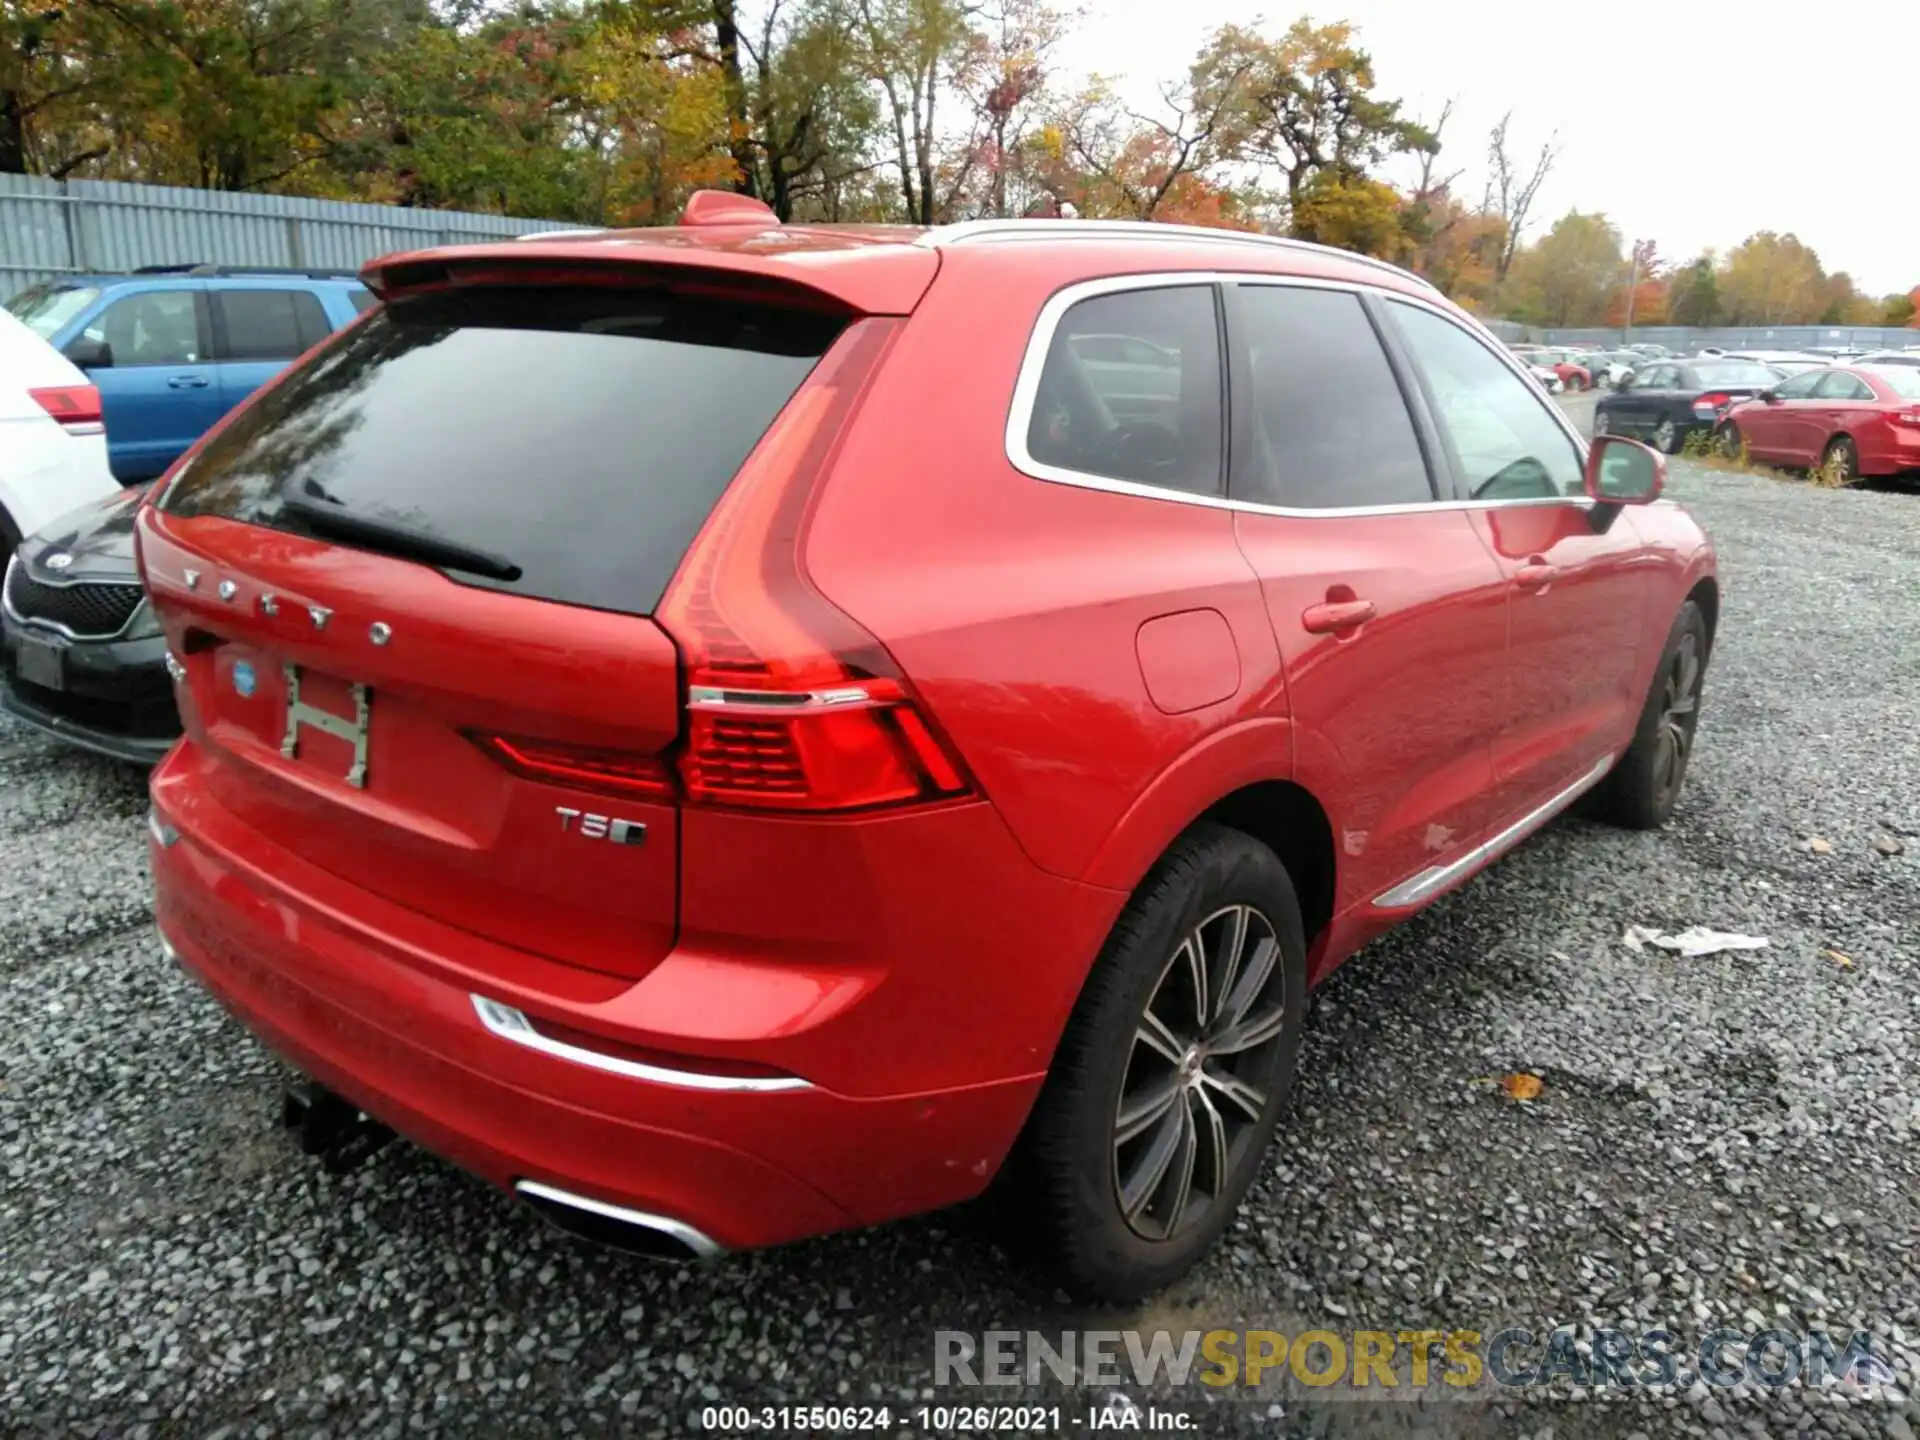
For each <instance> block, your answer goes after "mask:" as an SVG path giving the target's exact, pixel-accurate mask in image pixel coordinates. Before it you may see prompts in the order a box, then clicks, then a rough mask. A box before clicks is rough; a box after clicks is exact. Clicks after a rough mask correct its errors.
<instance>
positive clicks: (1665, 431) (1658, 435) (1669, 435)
mask: <svg viewBox="0 0 1920 1440" xmlns="http://www.w3.org/2000/svg"><path fill="white" fill-rule="evenodd" d="M1676 434H1677V432H1676V431H1675V430H1674V428H1673V421H1672V420H1662V421H1661V422H1660V424H1659V425H1658V426H1657V427H1656V428H1655V429H1654V432H1653V443H1654V444H1655V445H1657V446H1659V448H1660V449H1661V450H1663V451H1665V452H1666V453H1667V454H1669V455H1671V454H1672V453H1673V442H1674V437H1675V435H1676Z"/></svg>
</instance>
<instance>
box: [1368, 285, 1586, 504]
mask: <svg viewBox="0 0 1920 1440" xmlns="http://www.w3.org/2000/svg"><path fill="white" fill-rule="evenodd" d="M1388 305H1389V309H1390V311H1391V313H1392V315H1393V320H1394V324H1395V325H1397V326H1398V327H1399V329H1400V334H1401V336H1402V337H1403V338H1404V339H1405V341H1406V346H1407V351H1408V353H1409V354H1411V355H1412V356H1413V360H1414V363H1415V364H1416V365H1418V366H1419V367H1420V373H1421V375H1422V376H1423V377H1424V378H1425V379H1426V382H1427V388H1428V390H1429V391H1430V392H1431V394H1432V396H1433V406H1434V409H1435V410H1436V411H1437V412H1438V414H1439V417H1440V423H1441V425H1443V426H1444V427H1445V429H1446V432H1447V438H1448V440H1450V441H1451V442H1452V444H1453V450H1454V454H1455V455H1456V456H1457V457H1458V459H1459V462H1460V471H1461V478H1462V479H1463V480H1464V481H1465V482H1466V486H1467V495H1468V497H1469V498H1470V499H1474V500H1547V499H1552V498H1554V497H1556V496H1563V495H1579V494H1582V493H1584V491H1585V485H1584V483H1583V478H1582V472H1583V469H1584V466H1583V464H1582V462H1581V457H1580V452H1579V450H1578V449H1576V448H1575V446H1574V443H1573V441H1572V440H1571V439H1570V438H1569V437H1568V435H1567V432H1566V431H1565V430H1564V429H1563V428H1561V426H1560V424H1559V422H1558V421H1557V420H1555V419H1554V417H1553V415H1552V413H1551V412H1550V411H1549V410H1548V409H1547V407H1548V406H1549V405H1551V404H1552V403H1553V402H1552V401H1550V400H1548V399H1547V398H1546V396H1544V395H1542V394H1540V393H1539V387H1538V386H1534V385H1529V384H1528V383H1527V382H1526V381H1525V380H1522V379H1521V378H1520V377H1519V376H1518V375H1516V374H1514V373H1513V371H1512V370H1510V369H1508V368H1507V366H1506V365H1504V364H1502V363H1501V361H1500V360H1499V358H1498V357H1496V356H1495V355H1494V353H1493V352H1492V351H1491V350H1489V349H1488V348H1487V347H1486V346H1485V345H1483V344H1481V343H1480V341H1479V340H1477V339H1475V338H1474V336H1473V335H1471V334H1470V333H1468V332H1467V331H1466V330H1464V329H1462V328H1461V327H1460V326H1458V325H1456V324H1454V323H1453V322H1452V321H1451V320H1447V319H1444V318H1442V317H1441V316H1439V315H1436V314H1434V313H1433V312H1432V311H1430V310H1423V309H1421V308H1420V307H1418V306H1416V305H1407V304H1403V303H1402V302H1400V301H1398V300H1394V301H1390V302H1388Z"/></svg>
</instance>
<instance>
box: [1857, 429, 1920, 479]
mask: <svg viewBox="0 0 1920 1440" xmlns="http://www.w3.org/2000/svg"><path fill="white" fill-rule="evenodd" d="M1884 428H1885V431H1886V432H1887V433H1886V434H1885V435H1884V436H1883V437H1882V438H1881V439H1880V441H1879V443H1878V444H1875V445H1872V446H1868V445H1862V446H1861V447H1860V473H1861V474H1863V475H1903V474H1905V473H1907V472H1908V471H1910V470H1920V429H1915V428H1913V427H1912V426H1909V425H1888V426H1886V427H1884Z"/></svg>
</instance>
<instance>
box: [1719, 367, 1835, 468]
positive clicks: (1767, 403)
mask: <svg viewBox="0 0 1920 1440" xmlns="http://www.w3.org/2000/svg"><path fill="white" fill-rule="evenodd" d="M1824 373H1825V372H1824V371H1820V370H1809V371H1806V372H1805V373H1803V374H1799V375H1794V376H1790V377H1789V378H1787V379H1785V380H1783V381H1781V382H1780V384H1779V385H1777V386H1775V387H1774V390H1773V399H1772V400H1762V401H1757V402H1756V403H1754V404H1750V405H1743V406H1741V407H1740V409H1739V411H1738V412H1737V414H1736V415H1735V416H1734V421H1735V423H1736V424H1737V425H1739V427H1740V436H1741V438H1742V439H1743V440H1745V441H1746V443H1747V453H1748V454H1749V455H1751V456H1752V457H1753V458H1754V459H1756V460H1768V461H1774V462H1777V463H1779V464H1793V463H1796V462H1797V460H1798V456H1799V450H1798V448H1797V437H1796V435H1795V424H1794V422H1795V417H1796V416H1797V415H1798V414H1799V412H1800V410H1801V408H1802V407H1803V406H1804V405H1805V403H1806V401H1807V399H1808V397H1810V396H1811V395H1812V394H1813V391H1814V387H1815V386H1816V385H1818V384H1819V383H1820V377H1821V376H1822V375H1823V374H1824Z"/></svg>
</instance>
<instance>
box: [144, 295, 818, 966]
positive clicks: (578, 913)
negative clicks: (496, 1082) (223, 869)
mask: <svg viewBox="0 0 1920 1440" xmlns="http://www.w3.org/2000/svg"><path fill="white" fill-rule="evenodd" d="M694 273H697V272H694ZM845 323H846V317H845V316H844V315H840V314H829V313H823V312H822V311H820V310H818V309H809V310H797V309H782V308H778V307H777V306H775V305H774V304H771V303H769V302H767V301H764V300H760V301H750V300H744V299H742V300H731V299H722V298H714V297H711V296H709V295H705V294H699V293H692V292H682V291H676V290H669V289H666V288H635V287H629V286H624V285H613V286H610V285H605V284H602V285H591V286H590V285H580V286H548V287H544V288H532V287H525V286H518V285H485V286H476V287H473V288H469V289H462V290H458V291H451V292H445V291H443V292H439V293H434V294H425V295H421V296H419V297H416V298H413V299H400V300H396V301H395V302H393V303H391V304H388V305H387V306H385V307H384V308H383V309H381V310H380V311H379V312H378V313H376V314H374V315H372V316H370V317H369V318H368V320H367V321H366V322H365V323H364V324H362V325H359V326H356V327H354V328H353V329H351V330H348V331H344V332H341V333H340V334H338V335H336V336H335V337H334V338H333V340H332V341H330V342H329V343H328V345H327V346H326V347H325V348H323V349H322V350H321V351H319V352H318V353H317V354H316V355H314V356H312V357H310V358H309V359H308V361H307V362H306V363H304V364H303V365H302V366H301V367H300V368H299V369H298V370H297V371H296V372H295V373H294V374H293V375H290V376H289V377H287V379H286V380H285V381H284V382H282V383H281V384H279V385H277V386H276V387H275V388H274V389H272V390H271V391H269V392H268V393H266V394H265V395H263V396H262V397H260V399H259V401H258V403H256V404H254V405H253V406H251V407H250V408H249V409H248V410H247V411H246V412H245V413H243V414H242V415H241V416H239V417H238V418H237V419H236V420H235V421H234V422H233V424H232V425H230V426H229V427H228V428H227V429H226V430H224V431H223V432H222V433H221V434H220V435H219V436H218V437H217V438H216V439H215V440H214V441H213V442H212V443H211V444H209V446H208V447H207V448H206V449H205V450H203V451H202V452H200V454H199V455H197V456H196V457H195V458H194V460H193V461H192V462H190V463H189V464H188V465H187V466H186V467H184V468H183V469H182V470H181V471H180V472H179V473H178V475H177V478H176V479H175V480H174V481H173V482H172V483H171V484H170V486H169V488H168V490H167V493H166V494H165V495H164V497H162V498H161V499H160V501H159V503H158V505H157V506H156V507H154V508H153V509H151V510H149V511H148V512H145V513H144V514H143V519H142V529H141V547H142V564H143V569H144V572H145V576H146V579H147V582H148V585H149V587H150V589H151V591H152V593H153V594H154V596H155V599H156V604H157V605H158V607H159V609H160V611H161V613H162V615H163V617H164V618H165V620H166V622H167V625H168V630H169V635H170V636H171V638H172V642H173V648H174V650H175V653H176V654H178V655H180V656H181V657H182V658H183V660H184V663H185V665H186V669H187V672H188V678H187V686H186V689H187V695H186V699H185V703H183V706H182V709H183V717H184V719H185V721H186V725H187V731H188V746H189V751H188V754H189V756H190V758H191V759H192V760H193V761H194V762H195V763H197V764H199V765H201V766H202V778H201V779H200V781H199V783H198V784H197V785H196V787H195V789H196V793H198V794H201V795H204V796H206V797H208V800H209V802H210V803H214V804H217V805H218V806H220V807H223V808H224V809H225V810H226V811H228V812H230V813H231V815H233V816H234V817H237V819H238V820H239V821H241V822H243V823H244V825H245V826H247V827H249V828H250V829H251V831H253V832H255V833H257V834H258V835H260V836H261V837H263V838H264V840H265V842H267V843H270V844H273V845H278V846H280V847H283V848H284V849H287V850H292V851H296V852H297V853H298V854H299V855H300V856H301V857H303V858H304V859H305V860H306V861H308V862H310V863H311V864H314V865H317V866H320V867H321V868H322V869H324V870H326V871H329V872H331V873H332V874H334V875H337V876H340V877H342V878H344V879H346V880H348V881H350V882H352V883H353V884H354V885H356V886H358V887H360V888H361V889H362V890H363V891H368V892H372V894H374V895H376V896H380V897H383V898H384V899H385V900H386V901H389V902H391V903H392V904H393V905H395V906H398V907H401V908H402V909H403V910H405V911H412V912H417V913H420V914H424V915H427V916H431V917H433V918H434V919H436V920H438V921H441V922H443V923H446V924H450V925H460V926H465V927H467V928H470V929H478V930H480V931H482V932H483V933H484V934H485V935H486V936H487V937H488V938H490V939H492V940H495V941H499V942H503V943H505V944H507V945H510V946H514V947H517V948H518V949H520V950H522V951H526V952H531V953H533V954H536V955H540V956H544V957H548V958H551V959H555V960H559V961H562V962H564V963H568V964H574V965H579V966H583V967H587V968H591V969H597V970H602V971H606V972H610V973H617V974H624V975H633V974H639V973H643V972H644V971H645V970H646V969H647V968H648V967H650V966H651V965H652V964H653V963H655V962H656V961H657V960H658V959H659V958H660V957H662V956H663V955H664V954H665V953H666V951H667V950H668V949H669V948H670V947H671V945H672V943H673V939H674V934H675V926H676V916H677V895H676V886H677V881H678V876H677V816H676V811H675V809H674V807H673V805H672V803H671V800H670V792H669V791H668V790H667V788H666V786H665V785H664V783H663V782H664V779H665V774H666V771H665V762H664V760H663V758H662V752H663V751H664V750H666V748H667V747H668V746H669V745H671V744H672V742H673V741H674V739H675V737H676V736H677V734H678V733H679V728H680V718H679V717H680V706H681V695H680V680H679V674H678V670H679V660H678V656H677V654H676V651H675V647H674V645H673V642H672V641H671V640H670V639H669V638H668V636H667V635H666V633H665V632H664V631H663V630H661V629H660V628H659V627H657V626H656V625H655V624H654V623H653V621H652V620H651V619H650V618H648V617H649V615H650V613H651V611H652V610H653V608H654V606H655V605H656V604H657V602H658V601H659V599H660V597H661V595H662V593H663V592H664V591H665V589H666V587H667V584H668V582H669V581H670V580H671V579H672V577H673V574H674V571H675V570H676V568H677V567H678V566H679V564H680V561H681V558H682V556H683V554H684V552H685V551H686V549H687V547H688V546H689V545H690V543H691V542H692V540H693V537H694V535H695V533H696V532H697V531H698V530H699V528H700V527H701V525H702V524H703V523H704V522H705V520H706V518H707V516H708V513H709V511H710V510H711V509H712V507H713V505H714V503H715V502H716V500H717V499H718V498H719V496H720V494H721V492H722V491H723V490H724V489H725V488H726V486H727V484H728V482H729V481H730V480H731V478H732V476H733V474H734V472H735V471H736V469H737V468H738V467H739V466H740V464H741V462H742V461H743V460H744V459H745V457H746V455H747V454H748V452H749V451H750V450H751V449H752V448H753V446H754V445H755V444H756V443H757V442H758V441H759V439H760V437H761V435H762V434H763V433H764V432H765V430H766V429H767V427H768V425H769V424H770V423H771V422H772V420H773V418H774V416H775V415H776V414H778V413H779V411H780V410H781V409H782V408H783V407H784V406H785V405H786V404H787V402H788V400H789V399H790V398H791V397H792V396H793V395H794V393H795V391H796V389H797V388H798V387H799V386H800V384H801V383H802V381H803V380H804V379H805V378H806V376H807V375H808V374H809V373H810V372H811V370H812V369H813V368H814V366H815V365H816V363H817V362H818V361H819V360H820V358H821V356H822V355H823V354H824V353H825V352H826V351H827V349H828V348H829V346H831V345H832V344H833V343H834V341H835V339H836V337H837V336H838V335H839V333H840V332H841V330H842V329H843V328H844V326H845ZM195 751H197V752H199V753H197V754H195V753H193V752H195Z"/></svg>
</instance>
